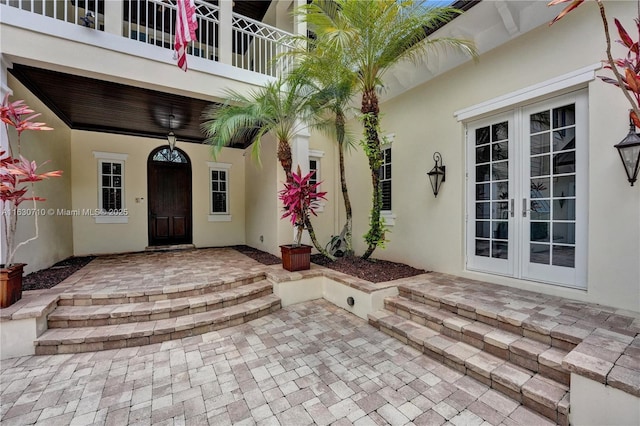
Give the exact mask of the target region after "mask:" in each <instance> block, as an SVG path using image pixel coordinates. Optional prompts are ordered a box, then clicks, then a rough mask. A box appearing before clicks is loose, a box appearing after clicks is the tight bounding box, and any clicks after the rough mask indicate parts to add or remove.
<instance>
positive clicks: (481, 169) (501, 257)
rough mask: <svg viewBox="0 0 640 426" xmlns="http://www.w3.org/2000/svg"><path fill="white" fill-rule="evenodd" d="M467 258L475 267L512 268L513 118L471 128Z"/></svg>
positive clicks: (495, 120) (506, 269) (508, 272)
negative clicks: (511, 155) (511, 152)
mask: <svg viewBox="0 0 640 426" xmlns="http://www.w3.org/2000/svg"><path fill="white" fill-rule="evenodd" d="M472 132H473V134H472V139H473V141H472V143H471V144H470V145H471V147H470V150H471V151H472V152H470V156H469V157H470V159H472V164H470V166H471V167H470V169H471V170H472V173H471V175H472V176H470V177H469V178H470V182H472V183H471V187H472V188H470V189H471V191H470V193H471V194H472V195H473V200H472V203H473V212H474V213H473V217H472V218H469V219H470V220H469V221H468V224H469V225H468V226H469V229H468V235H469V237H470V238H469V244H468V259H470V261H471V264H472V267H476V268H479V269H484V270H491V271H493V272H497V273H503V274H510V273H511V272H512V270H513V250H512V242H511V241H510V240H511V238H510V237H511V234H512V228H513V226H512V224H511V222H512V217H513V216H512V209H511V207H510V206H511V205H512V204H513V197H512V196H511V194H510V190H511V186H512V184H511V183H510V182H509V180H510V174H511V173H512V171H511V169H512V162H511V159H510V151H511V150H510V146H509V145H510V140H511V139H510V138H511V135H510V133H512V131H511V125H510V120H509V119H508V118H506V117H505V119H504V120H497V119H494V120H492V121H489V122H487V123H483V124H481V125H479V126H477V127H474V128H473V129H472Z"/></svg>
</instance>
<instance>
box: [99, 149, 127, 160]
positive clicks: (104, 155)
mask: <svg viewBox="0 0 640 426" xmlns="http://www.w3.org/2000/svg"><path fill="white" fill-rule="evenodd" d="M93 156H94V157H95V158H98V159H101V160H119V161H126V159H127V158H128V157H129V154H121V153H118V152H102V151H93Z"/></svg>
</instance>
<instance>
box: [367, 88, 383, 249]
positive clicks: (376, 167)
mask: <svg viewBox="0 0 640 426" xmlns="http://www.w3.org/2000/svg"><path fill="white" fill-rule="evenodd" d="M361 111H362V114H363V115H364V134H365V141H364V143H365V144H366V146H365V152H366V154H367V157H368V158H369V168H370V169H371V185H372V186H373V196H372V207H371V221H370V222H369V231H368V232H367V234H366V235H365V241H366V242H367V244H368V247H367V251H366V252H365V253H364V254H363V255H362V258H363V259H368V258H369V257H370V256H371V254H372V253H373V251H374V250H375V249H376V247H378V245H379V244H380V243H381V242H382V241H383V240H384V228H383V226H382V222H381V220H380V212H381V210H382V187H381V185H380V166H381V165H382V150H381V149H380V136H379V135H378V126H379V113H380V109H379V107H378V96H377V95H376V92H375V89H367V90H365V91H364V92H363V93H362V107H361Z"/></svg>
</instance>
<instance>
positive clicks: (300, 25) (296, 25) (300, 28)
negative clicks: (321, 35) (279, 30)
mask: <svg viewBox="0 0 640 426" xmlns="http://www.w3.org/2000/svg"><path fill="white" fill-rule="evenodd" d="M305 4H307V0H294V1H293V7H294V8H296V9H297V8H298V7H300V6H303V5H305ZM293 33H294V34H296V35H303V36H306V35H307V23H306V22H304V21H303V20H302V16H299V15H295V16H294V17H293Z"/></svg>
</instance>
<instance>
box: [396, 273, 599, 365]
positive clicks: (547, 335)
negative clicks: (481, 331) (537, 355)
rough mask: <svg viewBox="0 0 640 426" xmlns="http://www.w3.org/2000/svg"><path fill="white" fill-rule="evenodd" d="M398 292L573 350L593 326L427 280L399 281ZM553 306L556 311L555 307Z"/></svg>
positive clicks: (481, 321)
mask: <svg viewBox="0 0 640 426" xmlns="http://www.w3.org/2000/svg"><path fill="white" fill-rule="evenodd" d="M398 292H399V294H400V296H401V297H403V298H406V299H409V300H412V301H414V302H418V303H421V304H424V305H429V306H431V307H434V308H440V309H442V310H446V311H449V312H451V313H454V314H457V315H459V316H461V317H464V318H467V319H469V320H473V321H477V322H480V323H484V324H487V325H490V326H493V327H498V328H500V329H503V330H505V331H509V332H511V333H514V334H520V335H522V336H524V337H528V338H530V339H533V340H537V341H539V342H542V343H547V344H549V345H551V346H553V347H557V348H559V349H562V350H565V351H567V352H569V351H571V350H573V349H574V348H575V347H576V346H577V345H578V344H580V342H582V340H583V339H584V338H585V337H587V336H588V335H589V334H590V333H591V331H593V329H594V327H592V326H590V325H589V324H583V325H572V324H565V323H563V322H562V320H560V319H558V321H560V322H556V321H555V320H554V319H557V318H555V317H549V316H546V315H541V314H540V315H536V314H535V313H534V312H531V313H530V314H528V313H525V311H526V308H527V307H529V308H534V307H535V306H536V305H535V304H533V303H531V302H527V301H520V302H515V304H514V305H513V307H512V308H510V307H509V306H508V305H507V306H505V305H504V304H502V303H498V302H496V301H495V300H492V299H491V298H490V297H479V298H474V297H469V294H468V293H469V292H465V291H464V290H463V289H460V291H452V289H450V288H446V287H445V286H440V287H438V286H435V287H434V286H427V285H424V283H419V284H416V283H411V284H403V285H400V286H399V287H398ZM523 307H524V309H523ZM550 310H551V311H553V309H550ZM558 313H559V312H558Z"/></svg>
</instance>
